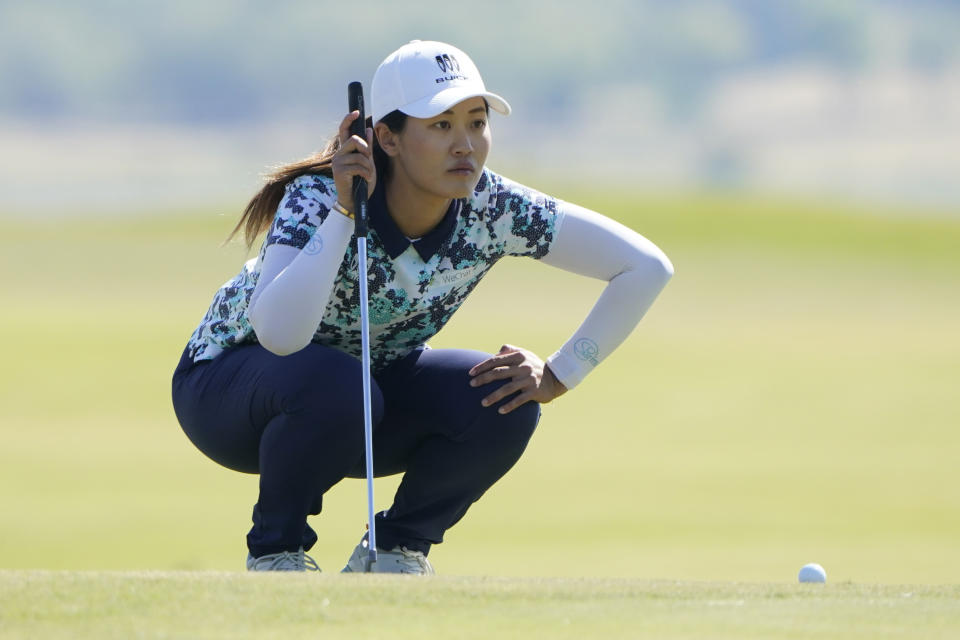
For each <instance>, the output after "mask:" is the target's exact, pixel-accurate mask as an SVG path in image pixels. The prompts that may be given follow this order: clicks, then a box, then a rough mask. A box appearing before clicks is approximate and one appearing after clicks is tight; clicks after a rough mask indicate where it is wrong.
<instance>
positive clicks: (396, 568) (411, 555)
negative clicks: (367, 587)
mask: <svg viewBox="0 0 960 640" xmlns="http://www.w3.org/2000/svg"><path fill="white" fill-rule="evenodd" d="M369 547H370V542H369V541H368V540H367V536H366V535H364V537H363V540H361V541H360V544H358V545H357V546H356V548H355V549H354V550H353V554H352V555H351V556H350V559H349V560H347V566H345V567H344V568H343V570H342V571H341V572H340V573H408V574H413V575H420V576H432V575H435V574H436V571H434V570H433V565H431V564H430V561H429V560H427V556H425V555H423V553H422V552H420V551H414V550H412V549H407V548H406V547H397V548H396V549H391V550H390V551H384V550H383V549H380V548H379V546H378V548H377V561H376V562H375V563H373V565H372V566H371V563H370V556H369V553H368V549H369Z"/></svg>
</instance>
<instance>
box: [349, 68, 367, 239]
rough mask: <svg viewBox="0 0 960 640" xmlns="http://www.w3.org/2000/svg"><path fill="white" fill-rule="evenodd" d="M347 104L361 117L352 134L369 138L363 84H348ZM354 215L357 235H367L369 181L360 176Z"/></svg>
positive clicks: (356, 178)
mask: <svg viewBox="0 0 960 640" xmlns="http://www.w3.org/2000/svg"><path fill="white" fill-rule="evenodd" d="M347 106H348V107H349V109H350V111H359V112H360V117H359V118H357V119H356V120H354V121H353V124H351V125H350V135H355V136H360V138H361V139H362V140H366V139H367V125H366V121H367V118H366V115H365V113H364V109H363V85H362V84H360V83H359V82H351V83H350V84H349V85H347ZM353 208H354V212H353V217H354V222H355V223H356V232H357V237H366V235H367V181H366V180H364V179H363V178H361V177H360V176H354V177H353Z"/></svg>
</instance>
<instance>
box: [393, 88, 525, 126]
mask: <svg viewBox="0 0 960 640" xmlns="http://www.w3.org/2000/svg"><path fill="white" fill-rule="evenodd" d="M469 98H486V100H487V103H488V104H489V105H490V108H491V109H493V110H494V111H496V112H497V113H501V114H503V115H505V116H508V115H510V105H509V104H508V103H507V101H506V100H504V99H503V98H501V97H500V96H498V95H497V94H495V93H490V92H489V91H476V90H475V89H473V88H467V87H450V88H449V89H445V90H444V91H441V92H440V93H438V94H436V95H433V96H429V97H427V98H424V99H422V100H417V101H415V102H411V103H410V104H406V105H404V106H402V107H400V111H402V112H404V113H405V114H407V115H408V116H413V117H414V118H433V117H434V116H438V115H440V114H441V113H443V112H444V111H446V110H447V109H449V108H450V107H452V106H453V105H455V104H458V103H460V102H463V101H464V100H467V99H469Z"/></svg>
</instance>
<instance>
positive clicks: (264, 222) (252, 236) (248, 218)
mask: <svg viewBox="0 0 960 640" xmlns="http://www.w3.org/2000/svg"><path fill="white" fill-rule="evenodd" d="M380 122H382V123H384V124H385V125H387V128H389V129H390V131H392V132H394V133H400V132H402V131H403V127H404V125H406V122H407V114H405V113H403V112H402V111H391V112H390V113H388V114H387V115H385V116H384V117H383V118H381V119H380ZM366 124H367V126H368V127H372V126H373V121H372V119H371V118H367V123H366ZM339 149H340V139H339V138H338V137H337V136H336V135H334V136H333V138H331V139H330V141H329V142H327V144H326V146H325V147H324V148H323V150H321V151H319V152H317V153H314V154H313V155H310V156H308V157H306V158H304V159H303V160H298V161H297V162H292V163H290V164H285V165H283V166H280V167H277V168H276V169H274V170H273V171H272V172H271V173H269V174H267V176H266V184H264V185H263V187H261V188H260V191H258V192H257V194H256V195H255V196H253V197H252V198H251V199H250V202H248V203H247V206H246V208H245V209H244V210H243V215H242V216H241V217H240V221H239V222H237V225H236V226H235V227H234V228H233V231H231V232H230V235H229V236H227V239H226V240H224V241H223V244H222V245H220V246H221V247H222V246H225V245H226V244H227V243H229V242H230V240H232V239H233V237H234V236H235V235H236V234H237V232H238V231H240V229H241V228H242V229H243V230H244V239H245V241H246V245H247V251H250V249H251V248H252V247H253V242H254V240H256V238H257V236H258V235H260V234H261V233H262V232H263V231H266V230H267V229H268V228H269V227H270V224H271V223H272V222H273V218H274V216H275V215H276V213H277V207H278V206H280V201H281V200H282V199H283V192H284V189H285V188H286V186H287V183H288V182H290V181H291V180H294V179H296V178H299V177H300V176H303V175H308V174H320V175H325V176H329V177H331V178H332V177H333V156H334V155H335V154H336V153H337V150H339ZM373 162H374V165H375V166H376V169H377V181H378V182H380V181H381V180H384V179H386V177H387V176H388V175H389V172H390V159H389V157H388V156H387V154H386V153H385V152H384V151H383V149H381V148H380V145H379V144H378V143H377V136H376V135H374V136H373ZM380 184H384V183H382V182H380Z"/></svg>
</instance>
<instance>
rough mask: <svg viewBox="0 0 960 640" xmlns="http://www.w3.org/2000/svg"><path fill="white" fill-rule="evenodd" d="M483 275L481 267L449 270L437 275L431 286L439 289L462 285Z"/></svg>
mask: <svg viewBox="0 0 960 640" xmlns="http://www.w3.org/2000/svg"><path fill="white" fill-rule="evenodd" d="M481 273H483V265H479V264H478V265H474V266H472V267H469V268H467V269H449V270H446V271H442V272H440V273H438V274H437V275H436V276H434V278H433V284H435V285H437V286H441V287H449V286H453V285H458V284H463V283H465V282H469V281H470V280H473V279H474V278H476V277H477V276H479V275H480V274H481Z"/></svg>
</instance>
